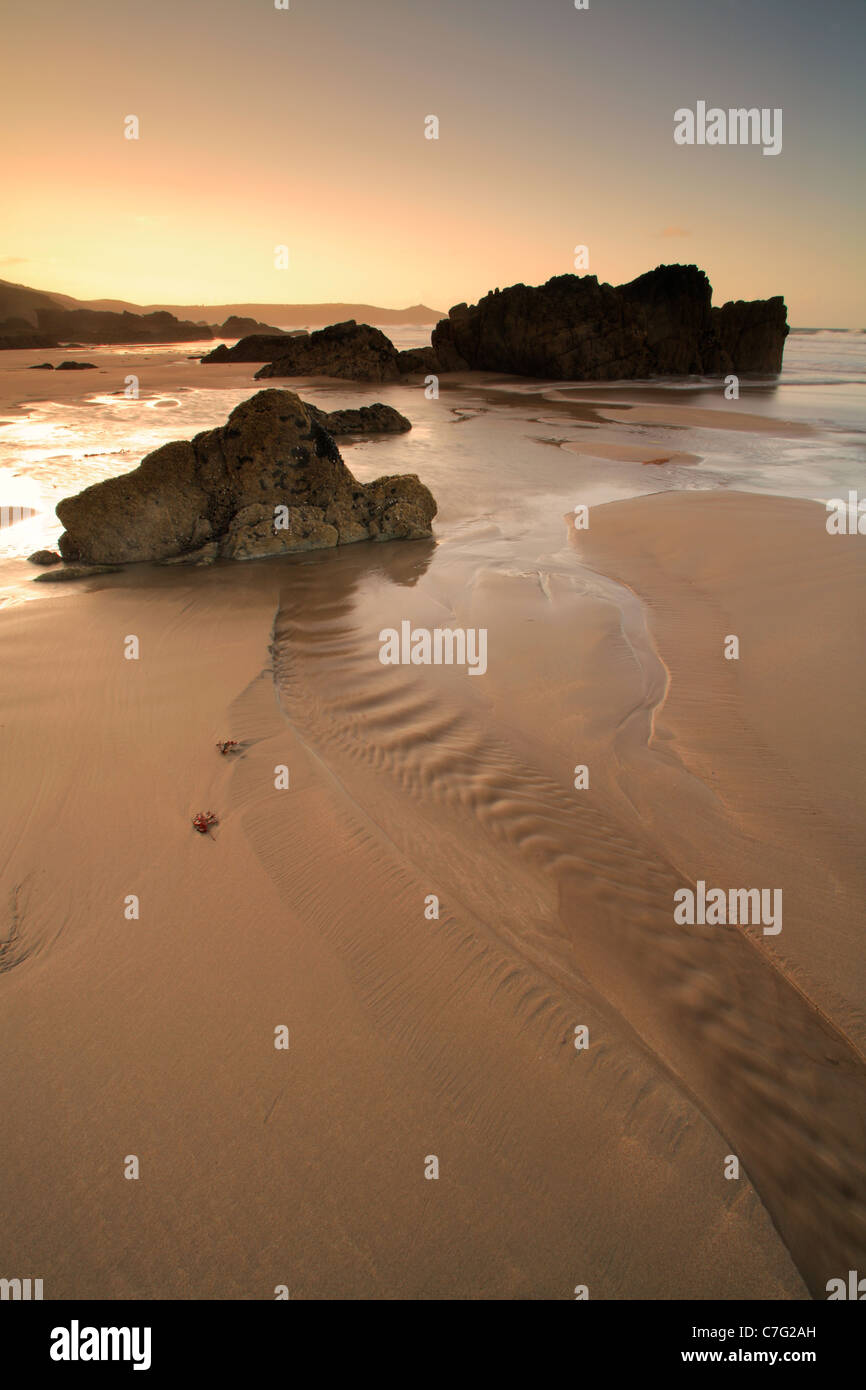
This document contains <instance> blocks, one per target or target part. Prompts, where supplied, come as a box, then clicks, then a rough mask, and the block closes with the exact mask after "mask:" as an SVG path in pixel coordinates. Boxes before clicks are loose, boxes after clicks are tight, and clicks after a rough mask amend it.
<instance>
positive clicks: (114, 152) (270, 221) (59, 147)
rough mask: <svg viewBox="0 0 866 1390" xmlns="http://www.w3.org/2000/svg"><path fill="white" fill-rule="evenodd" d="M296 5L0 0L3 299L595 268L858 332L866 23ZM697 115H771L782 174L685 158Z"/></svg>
mask: <svg viewBox="0 0 866 1390" xmlns="http://www.w3.org/2000/svg"><path fill="white" fill-rule="evenodd" d="M289 4H290V8H289V9H287V10H282V9H277V8H276V6H275V4H274V0H147V3H146V4H143V3H140V0H135V2H134V3H130V2H129V0H76V3H75V4H69V3H68V0H40V3H39V4H27V3H24V0H18V3H17V4H9V3H7V7H6V17H5V20H4V39H5V43H4V50H5V58H4V62H3V81H2V83H0V125H2V130H3V140H2V154H0V175H2V185H3V189H4V202H5V210H4V215H3V218H2V222H0V229H2V230H0V278H3V279H6V280H12V281H16V282H18V283H22V284H27V285H31V286H34V287H36V288H39V289H46V290H57V291H61V292H64V293H66V294H71V295H75V296H76V297H78V298H83V299H91V298H103V297H105V298H109V297H110V298H121V299H128V300H133V301H135V302H137V303H142V304H148V303H178V304H197V303H202V304H216V303H226V302H234V301H251V302H274V303H277V302H280V303H284V302H291V303H313V302H317V301H333V300H339V301H348V302H353V301H354V302H357V301H363V302H368V303H373V304H379V305H383V306H386V307H389V308H399V307H404V306H406V305H409V304H415V303H418V302H423V303H425V304H428V305H430V306H432V307H434V308H437V309H441V310H447V309H448V308H449V307H450V306H451V305H453V304H456V303H458V302H460V301H463V300H465V301H467V302H469V303H471V302H474V301H475V300H477V299H478V298H480V297H481V295H483V294H485V293H486V292H487V291H488V290H489V289H493V288H495V287H505V286H506V285H510V284H514V283H516V282H519V281H523V282H524V283H525V284H540V283H542V282H543V281H545V280H547V279H548V278H549V277H550V276H551V275H558V274H563V273H568V272H571V271H573V270H574V269H575V265H574V252H575V247H576V246H578V245H583V246H586V247H587V248H588V270H589V272H590V273H592V274H595V275H597V276H598V278H599V279H600V280H606V281H609V282H610V283H612V284H620V283H622V282H624V281H626V280H629V279H632V278H634V277H635V276H636V275H639V274H642V273H643V272H644V271H646V270H650V269H652V268H653V267H654V266H656V265H658V264H662V263H671V262H681V263H689V264H691V263H694V264H697V265H699V266H700V267H701V268H702V269H704V270H706V272H707V274H708V275H709V278H710V281H711V283H712V285H713V290H714V296H713V298H714V302H715V303H717V304H720V303H722V302H724V301H725V300H727V299H752V298H766V297H768V296H770V295H775V294H782V295H784V297H785V299H786V302H787V304H788V311H789V321H790V322H791V323H793V324H795V325H800V326H807V325H811V326H819V325H823V326H833V327H856V328H866V275H864V271H863V264H864V254H863V253H864V240H866V234H864V228H866V177H864V175H866V156H864V124H866V123H864V115H866V95H864V92H866V83H864V80H863V71H864V67H866V63H864V58H866V54H864V48H866V42H864V40H866V4H864V0H821V2H820V3H817V0H816V3H807V0H713V3H712V4H710V3H707V0H589V8H588V9H586V10H577V9H575V6H574V0H289ZM699 101H704V102H706V104H707V106H708V107H720V108H722V109H723V110H727V109H729V108H731V107H743V106H745V107H758V108H769V109H775V108H781V109H782V112H783V121H782V150H781V152H780V153H779V154H778V155H775V156H767V155H764V154H763V152H762V149H761V147H760V146H754V145H749V146H737V145H716V146H711V145H697V144H695V145H678V144H676V143H675V141H674V138H673V133H674V125H675V122H674V112H675V111H676V110H678V109H679V108H683V107H689V108H691V109H695V108H696V105H697V103H698V102H699ZM130 115H134V116H136V117H137V118H138V122H139V138H138V139H137V140H129V139H126V138H125V136H124V128H125V119H126V117H128V116H130ZM428 116H436V117H437V118H438V122H439V138H438V139H435V140H433V139H427V138H425V124H426V118H427V117H428ZM278 246H285V247H287V248H288V257H287V259H288V264H287V266H285V267H278V265H277V264H275V260H276V258H275V248H276V247H278Z"/></svg>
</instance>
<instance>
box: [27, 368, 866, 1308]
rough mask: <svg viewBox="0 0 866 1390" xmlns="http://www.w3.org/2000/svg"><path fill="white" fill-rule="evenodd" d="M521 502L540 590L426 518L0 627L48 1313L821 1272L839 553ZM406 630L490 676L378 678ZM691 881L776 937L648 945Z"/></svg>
mask: <svg viewBox="0 0 866 1390" xmlns="http://www.w3.org/2000/svg"><path fill="white" fill-rule="evenodd" d="M83 355H84V354H82V356H83ZM32 375H34V376H36V375H37V374H36V373H33V374H32ZM45 375H46V376H47V375H49V374H48V373H46V374H45ZM87 375H90V376H92V375H94V374H92V373H89V374H87ZM465 428H469V427H468V426H460V427H459V429H458V431H457V433H458V434H459V433H460V430H462V429H465ZM547 456H549V457H550V458H552V459H555V458H556V457H557V455H556V454H555V452H554V451H553V450H549V451H547V454H546V455H545V457H547ZM362 457H363V456H362ZM355 463H356V460H355V458H354V457H353V458H352V466H353V467H355ZM380 471H381V470H380ZM645 471H646V473H647V474H649V473H654V472H655V470H650V469H647V470H645ZM542 481H543V480H542ZM434 491H437V492H440V494H441V489H439V488H436V487H434ZM562 510H563V508H562V507H560V509H559V514H558V519H557V520H556V522H555V525H556V526H558V527H560V528H561V534H562V552H561V554H559V555H558V556H557V558H556V562H555V563H554V562H550V560H549V557H548V559H547V560H546V561H545V562H543V563H540V564H539V565H538V566H537V567H533V566H532V565H529V564H526V563H524V562H520V563H514V562H513V560H512V561H511V562H509V551H508V547H507V545H505V544H504V542H503V536H504V535H507V523H506V521H504V520H503V518H501V517H500V518H498V522H499V525H498V526H490V527H488V530H487V532H485V530H484V527H483V525H481V524H480V523H479V524H478V525H476V526H475V527H470V534H469V538H468V541H466V542H465V543H461V542H460V535H461V532H460V526H459V525H458V524H455V523H453V522H451V521H449V512H448V507H447V504H446V506H445V507H444V508H443V520H442V543H441V544H439V545H433V544H428V543H425V542H416V543H412V544H396V545H387V546H381V547H376V546H371V545H366V546H353V547H347V548H345V549H343V550H340V551H338V552H336V553H320V554H314V555H310V556H304V557H293V558H291V559H288V560H271V561H264V562H254V563H251V564H248V565H235V566H232V565H218V566H216V567H215V568H213V569H211V570H203V571H194V572H179V571H177V570H173V569H158V568H156V569H154V568H150V567H140V568H138V569H136V570H131V571H128V572H127V573H125V574H122V575H116V576H108V577H106V578H104V579H103V580H101V581H93V582H92V583H89V584H88V585H87V586H86V587H85V588H79V589H76V590H75V592H74V593H71V594H67V595H64V597H63V598H62V599H59V598H54V597H53V596H52V597H51V598H50V599H46V600H43V601H41V602H39V603H33V604H27V605H25V606H23V607H13V608H10V609H8V610H6V611H4V612H2V613H0V630H2V635H3V637H4V639H5V642H4V650H5V652H6V660H5V662H4V663H3V668H2V674H0V681H2V687H3V697H4V698H3V704H4V710H5V711H6V713H5V718H4V721H3V722H4V724H5V729H4V730H3V731H2V733H3V737H4V753H5V755H6V766H7V785H8V786H9V787H10V788H11V789H12V790H11V791H10V794H9V795H8V796H7V798H5V799H4V809H3V832H2V862H3V879H4V885H5V890H6V899H7V904H8V907H7V919H6V920H7V928H6V932H5V936H6V940H5V942H4V944H3V949H2V956H0V962H2V967H3V973H2V974H0V993H2V1009H0V1016H2V1023H0V1039H2V1046H3V1052H4V1056H5V1057H6V1058H7V1065H6V1066H5V1067H4V1077H3V1085H2V1091H3V1110H4V1115H5V1117H6V1124H5V1126H4V1135H3V1139H2V1141H0V1173H2V1180H3V1186H4V1192H5V1194H6V1209H7V1219H6V1221H5V1223H4V1232H3V1236H2V1239H0V1249H2V1257H3V1264H4V1267H8V1268H9V1269H14V1270H18V1269H20V1270H22V1271H23V1270H26V1271H29V1272H30V1273H31V1274H32V1275H33V1277H41V1278H43V1279H44V1280H45V1296H46V1298H51V1297H73V1298H85V1297H109V1298H128V1297H129V1298H132V1297H136V1298H161V1297H164V1298H186V1297H189V1298H193V1297H204V1298H271V1297H273V1296H274V1289H275V1286H277V1285H279V1284H285V1285H287V1286H288V1287H289V1289H290V1293H291V1297H293V1298H340V1297H346V1298H419V1299H424V1298H573V1297H574V1290H575V1287H576V1286H578V1285H586V1286H587V1287H588V1289H589V1296H590V1297H591V1298H618V1299H622V1298H723V1299H725V1298H758V1299H760V1298H775V1297H784V1298H792V1299H802V1298H807V1297H809V1296H810V1295H811V1296H815V1297H822V1296H824V1293H823V1286H824V1284H825V1282H826V1280H827V1279H829V1278H831V1277H837V1276H840V1275H842V1276H844V1275H845V1272H846V1271H847V1269H848V1268H857V1267H862V1264H863V1260H864V1258H866V1238H864V1208H863V1200H864V1173H863V1153H864V1144H863V1139H864V1134H863V1115H864V1106H863V1097H864V1077H866V1068H864V1063H863V1049H864V1043H866V1030H864V1027H863V1014H862V1001H863V994H864V991H863V985H864V980H863V962H862V953H861V952H860V951H859V942H860V939H861V937H860V934H861V931H862V926H861V923H862V914H861V913H860V910H859V904H860V903H861V902H862V892H863V886H864V885H863V883H862V868H861V867H860V865H861V864H862V853H861V854H860V855H859V858H858V854H857V850H858V825H859V824H862V810H863V807H862V798H863V793H862V786H863V779H862V771H863V769H862V757H863V753H862V740H861V741H860V751H859V753H858V751H857V750H856V748H855V747H853V746H852V745H854V744H856V743H857V740H856V739H854V738H851V737H848V736H846V735H845V732H844V731H845V730H848V731H851V730H852V728H856V718H857V712H858V711H859V710H860V709H862V696H863V683H864V671H863V659H862V655H861V651H860V650H859V647H858V643H857V642H856V641H854V640H852V638H851V634H852V632H856V631H857V630H858V627H857V624H858V623H860V625H861V626H862V595H863V580H864V561H863V559H861V554H862V552H861V551H860V549H858V547H857V542H856V539H855V538H849V539H847V540H846V539H845V538H830V537H827V535H826V531H825V530H824V524H823V523H824V511H823V508H821V507H820V506H817V505H816V504H812V503H808V502H796V501H787V500H781V499H777V498H763V497H755V496H746V495H740V494H736V493H728V494H723V495H718V494H715V495H706V494H705V495H700V496H698V495H694V494H682V493H669V494H666V495H664V496H656V497H649V498H640V499H638V500H633V501H627V502H617V503H611V504H609V505H607V506H602V507H593V508H592V510H591V524H590V528H589V530H588V531H581V532H574V531H571V532H569V529H568V527H567V526H566V523H565V522H564V521H563V520H562V519H561V518H562ZM548 511H549V508H548ZM553 524H554V523H553V522H545V525H550V526H553ZM501 528H504V531H503V529H501ZM569 536H570V540H571V544H570V545H569V544H568V539H569ZM404 619H409V620H410V621H411V622H412V623H413V625H421V626H430V627H432V626H443V625H444V626H462V627H481V626H483V627H486V628H487V630H488V652H489V664H488V671H487V674H486V675H485V676H484V677H483V678H478V679H473V678H469V677H468V676H467V674H466V672H465V670H460V669H457V668H451V667H419V666H399V667H385V666H382V665H381V663H380V662H379V660H378V652H379V642H378V633H379V631H380V630H381V629H382V628H384V627H387V626H396V627H399V624H400V622H401V621H402V620H404ZM730 633H739V635H740V638H741V657H740V660H739V662H727V661H725V660H724V657H723V642H724V639H725V637H726V635H727V634H730ZM129 634H136V635H137V636H138V637H139V639H140V644H141V657H140V659H139V660H138V661H127V660H125V659H124V657H123V645H124V640H125V638H126V636H128V635H129ZM219 738H234V739H237V740H238V741H239V743H240V745H241V748H240V752H239V753H237V754H234V755H229V756H227V757H225V758H223V757H221V756H220V755H219V753H218V752H217V751H216V749H215V747H214V744H215V742H216V740H217V739H219ZM858 760H859V761H858ZM577 764H586V765H587V766H588V767H589V769H590V787H589V788H588V789H587V790H576V789H575V788H574V785H573V783H574V769H575V766H576V765H577ZM282 766H285V767H287V768H288V769H289V773H290V785H289V788H288V790H277V789H276V788H275V785H274V778H275V769H277V768H279V767H282ZM206 809H213V810H214V811H215V812H216V813H217V815H218V817H219V822H220V823H219V825H218V827H217V828H216V829H215V830H214V832H213V836H212V838H211V837H204V836H199V835H197V834H196V833H195V832H194V831H193V830H192V828H191V825H190V820H191V817H192V816H193V815H194V814H195V813H196V812H197V811H199V810H206ZM859 848H860V849H861V851H862V844H861V845H860V846H859ZM699 878H700V879H705V880H706V881H707V882H708V884H712V885H719V886H723V887H725V888H727V887H729V886H730V887H734V886H737V887H738V886H742V887H749V886H753V885H757V886H766V887H778V886H781V887H782V888H783V891H784V927H783V930H782V932H781V933H780V934H779V935H778V936H775V937H769V936H764V935H763V934H762V933H761V930H760V927H758V928H749V927H745V928H741V927H727V928H720V927H715V928H711V927H707V928H701V927H695V928H688V927H680V926H676V925H675V924H674V921H673V894H674V892H675V891H676V889H677V888H679V887H682V886H693V885H694V884H695V882H696V880H697V879H699ZM129 894H136V895H137V896H138V898H139V901H140V917H139V920H137V921H135V920H132V921H131V920H126V918H125V916H124V901H125V899H126V897H127V895H129ZM430 895H436V897H437V898H438V899H439V904H440V906H439V917H438V919H432V918H430V917H429V916H425V904H427V903H429V899H430ZM281 1024H284V1025H286V1026H287V1027H288V1028H289V1030H290V1047H289V1050H288V1051H277V1050H275V1048H274V1029H275V1028H276V1027H277V1026H279V1025H281ZM581 1026H585V1027H586V1028H588V1030H589V1034H588V1037H589V1046H588V1047H587V1048H586V1049H585V1050H578V1049H576V1048H575V1046H574V1040H575V1028H577V1027H581ZM131 1154H135V1155H137V1156H138V1158H139V1160H140V1164H141V1177H140V1179H139V1180H138V1181H129V1180H126V1179H125V1178H124V1163H125V1160H126V1158H127V1156H128V1155H131ZM729 1155H735V1156H738V1157H739V1160H740V1165H741V1167H740V1176H739V1178H738V1179H735V1180H728V1179H726V1178H725V1166H726V1163H727V1162H728V1161H729V1160H728V1156H729ZM433 1156H435V1157H436V1158H437V1159H438V1162H439V1177H438V1180H428V1179H427V1178H425V1168H428V1169H429V1165H430V1159H431V1158H432V1157H433ZM858 1261H859V1264H858Z"/></svg>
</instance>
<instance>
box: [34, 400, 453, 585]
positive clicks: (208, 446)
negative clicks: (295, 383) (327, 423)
mask: <svg viewBox="0 0 866 1390" xmlns="http://www.w3.org/2000/svg"><path fill="white" fill-rule="evenodd" d="M57 515H58V517H59V518H60V520H61V521H62V523H63V525H64V527H65V528H66V529H65V531H64V534H63V535H62V536H61V538H60V553H61V555H62V556H63V558H64V559H65V560H68V561H76V562H79V563H89V564H126V563H131V562H134V561H141V560H166V559H170V558H172V557H175V556H183V555H185V554H187V553H188V552H191V551H201V550H202V548H203V547H204V548H209V547H210V546H211V545H214V544H215V545H216V547H217V553H218V554H219V555H220V556H223V557H226V558H233V559H253V558H256V557H258V556H261V555H273V554H282V553H285V552H290V551H296V550H312V549H320V548H323V547H327V546H334V545H347V544H350V543H351V542H354V541H360V540H367V539H371V540H380V541H384V540H416V539H421V538H423V537H428V536H430V535H431V522H432V520H433V517H434V516H435V515H436V502H435V500H434V499H433V496H432V494H431V493H430V492H429V490H428V489H427V488H426V487H424V485H423V483H421V482H419V480H418V479H417V478H416V477H414V476H412V475H404V476H398V477H389V478H378V479H377V480H376V481H375V482H373V483H367V484H364V483H359V482H358V481H357V480H356V479H355V478H354V477H353V476H352V474H351V473H350V472H349V470H348V468H347V467H346V465H345V464H344V462H343V460H342V458H341V457H340V453H339V450H338V449H337V446H336V444H335V443H334V441H333V439H332V438H331V436H330V434H328V433H327V431H326V430H325V429H323V428H322V425H321V424H320V423H319V421H318V420H317V419H316V418H315V417H314V414H312V413H311V412H310V410H308V409H307V407H306V406H305V405H304V403H303V401H302V400H301V399H300V398H299V397H298V396H296V395H295V393H294V392H293V391H280V390H269V391H259V392H258V394H257V395H255V396H252V397H251V398H250V399H249V400H247V401H243V402H242V404H241V405H239V406H237V407H236V409H235V410H233V411H232V413H231V415H230V416H229V418H228V420H227V422H226V424H225V425H221V426H220V427H219V428H217V429H214V430H207V431H205V432H204V433H202V434H198V435H196V436H195V438H194V439H193V440H191V441H190V440H178V441H175V442H173V443H171V444H164V445H163V446H162V447H161V448H159V449H156V450H155V451H154V452H153V453H152V454H148V456H147V458H145V459H143V460H142V462H141V464H140V465H139V467H138V468H136V469H135V470H134V471H133V472H132V473H126V474H124V475H123V476H122V477H120V478H109V479H107V480H106V481H105V482H102V483H96V484H94V486H93V487H89V488H86V489H85V491H84V492H81V493H79V494H78V495H77V496H76V497H68V498H66V499H65V500H64V501H62V502H60V503H58V506H57ZM198 558H203V559H206V558H209V557H206V556H204V555H202V556H200V557H198ZM193 563H195V561H193Z"/></svg>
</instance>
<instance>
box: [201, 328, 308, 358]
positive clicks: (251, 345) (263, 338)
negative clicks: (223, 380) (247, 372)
mask: <svg viewBox="0 0 866 1390" xmlns="http://www.w3.org/2000/svg"><path fill="white" fill-rule="evenodd" d="M292 336H293V335H292V334H289V333H280V332H277V333H251V334H250V335H249V337H247V338H241V340H240V342H238V343H235V344H234V346H233V347H229V346H228V345H227V344H226V343H219V344H218V345H217V347H215V348H214V349H213V350H212V351H211V352H208V353H205V355H204V357H203V358H202V359H201V360H202V362H273V360H274V358H275V357H279V355H280V353H282V352H285V350H286V342H287V340H288V339H289V338H290V337H292Z"/></svg>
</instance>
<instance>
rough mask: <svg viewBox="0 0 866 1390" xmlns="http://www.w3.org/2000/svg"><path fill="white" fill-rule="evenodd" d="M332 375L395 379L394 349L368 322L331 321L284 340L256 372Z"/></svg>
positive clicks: (259, 374) (258, 376)
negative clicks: (301, 334)
mask: <svg viewBox="0 0 866 1390" xmlns="http://www.w3.org/2000/svg"><path fill="white" fill-rule="evenodd" d="M289 376H336V377H344V378H348V379H349V380H350V381H399V379H400V376H401V371H400V364H399V360H398V356H397V349H396V348H395V346H394V344H393V343H392V342H391V339H390V338H386V337H385V334H384V333H382V332H381V331H380V330H379V329H378V328H371V327H370V325H369V324H368V323H356V322H355V320H354V319H348V320H347V321H346V323H333V324H331V326H330V328H320V329H317V331H316V332H315V333H310V334H309V335H308V336H307V337H305V338H294V339H292V341H291V342H290V343H284V344H283V347H282V349H281V350H280V354H279V356H278V357H274V358H272V359H271V361H270V362H269V363H268V365H267V366H264V367H262V368H261V370H260V371H258V372H256V380H261V379H263V378H266V377H289Z"/></svg>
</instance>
